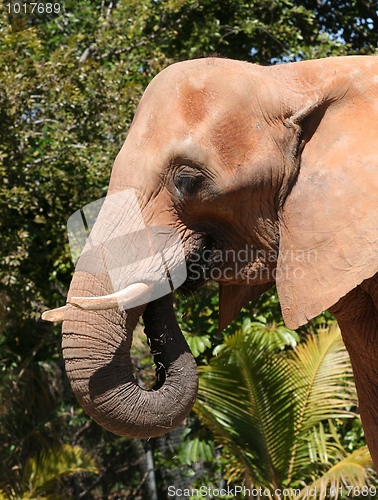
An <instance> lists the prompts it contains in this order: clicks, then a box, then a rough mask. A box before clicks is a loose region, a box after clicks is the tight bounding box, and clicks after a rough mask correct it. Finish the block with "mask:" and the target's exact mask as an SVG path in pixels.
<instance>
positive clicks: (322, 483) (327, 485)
mask: <svg viewBox="0 0 378 500" xmlns="http://www.w3.org/2000/svg"><path fill="white" fill-rule="evenodd" d="M374 478H375V473H374V464H373V461H372V459H371V456H370V453H369V450H368V448H367V446H363V447H362V448H360V449H358V450H355V451H354V452H353V453H350V454H349V455H347V456H346V457H344V458H342V459H341V460H339V461H338V462H337V463H336V464H335V465H333V466H332V467H331V468H330V469H329V470H328V471H327V472H325V473H324V474H323V475H322V476H321V477H320V478H318V479H316V480H315V481H313V482H312V483H311V484H309V485H307V486H306V487H305V488H303V489H302V490H301V492H300V494H299V495H298V496H297V497H296V498H297V500H306V499H307V498H316V499H318V500H324V499H325V498H326V497H328V496H329V495H330V493H331V495H330V496H331V497H332V498H333V499H334V500H337V498H338V497H339V496H341V495H340V493H341V492H344V493H348V492H349V494H348V497H349V496H352V495H353V493H354V492H357V491H358V494H357V496H360V495H362V496H364V497H366V496H367V495H368V492H369V484H370V481H373V480H374ZM362 488H364V490H362ZM362 491H363V492H364V493H362ZM375 492H376V489H375V487H374V494H373V495H372V496H375ZM314 493H316V496H315V495H314Z"/></svg>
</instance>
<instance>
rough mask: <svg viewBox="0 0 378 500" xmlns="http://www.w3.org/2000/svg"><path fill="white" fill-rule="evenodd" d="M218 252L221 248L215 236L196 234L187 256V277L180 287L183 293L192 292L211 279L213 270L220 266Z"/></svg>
mask: <svg viewBox="0 0 378 500" xmlns="http://www.w3.org/2000/svg"><path fill="white" fill-rule="evenodd" d="M217 252H219V249H218V247H217V244H216V241H215V238H214V237H213V236H211V235H209V234H197V235H196V239H195V241H194V242H192V244H191V245H190V250H189V253H188V254H187V256H186V270H187V277H186V279H185V281H184V283H183V284H182V285H181V286H180V288H179V291H180V292H182V294H183V295H187V294H190V293H192V292H193V291H195V290H196V289H197V288H199V287H201V286H203V285H204V284H205V283H207V282H208V281H209V280H210V279H211V276H212V270H213V269H215V268H216V267H217V266H218V267H219V260H218V261H217Z"/></svg>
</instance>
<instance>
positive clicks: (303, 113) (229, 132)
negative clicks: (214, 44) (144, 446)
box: [45, 57, 378, 437]
mask: <svg viewBox="0 0 378 500" xmlns="http://www.w3.org/2000/svg"><path fill="white" fill-rule="evenodd" d="M377 95H378V59H377V58H374V57H347V58H346V57H344V58H330V59H325V60H318V61H308V62H300V63H293V64H285V65H281V66H274V67H261V66H256V65H253V64H248V63H243V62H240V61H232V60H225V59H217V58H208V59H200V60H192V61H187V62H182V63H178V64H174V65H172V66H170V67H168V68H167V69H165V70H164V71H162V72H161V73H160V74H159V75H158V76H157V77H155V78H154V79H153V80H152V82H151V83H150V85H149V86H148V87H147V89H146V91H145V93H144V95H143V97H142V99H141V102H140V104H139V106H138V108H137V111H136V114H135V117H134V120H133V123H132V125H131V128H130V130H129V133H128V136H127V138H126V141H125V143H124V145H123V147H122V149H121V151H120V152H119V154H118V156H117V158H116V160H115V163H114V167H113V171H112V175H111V180H110V185H109V191H108V200H109V203H107V202H106V201H105V203H104V206H103V207H102V209H101V212H100V214H99V216H98V218H97V221H96V223H95V225H94V227H93V230H92V235H93V238H92V239H93V240H95V242H97V244H95V245H93V248H94V250H93V251H90V250H88V247H87V249H86V251H84V252H83V254H82V257H81V259H80V260H79V263H78V266H77V267H76V271H75V273H74V276H73V279H72V283H71V287H70V290H69V294H68V299H67V305H66V306H64V307H63V308H61V309H59V310H54V311H49V312H47V313H45V318H46V319H51V320H58V319H62V320H63V355H64V358H65V362H66V369H67V373H68V376H69V378H70V381H71V385H72V388H73V390H74V392H75V393H76V395H77V397H78V399H79V401H80V402H81V403H82V404H83V406H84V408H85V409H86V411H87V412H88V413H89V414H90V415H91V416H92V417H93V418H94V419H95V420H96V421H97V422H98V423H100V424H101V425H103V426H104V427H105V428H107V429H109V430H111V431H112V432H115V433H116V434H121V435H129V436H133V437H150V436H157V435H159V434H162V433H164V432H167V431H168V430H169V429H171V428H173V427H174V426H176V425H177V424H178V423H179V422H180V421H181V420H182V419H183V418H184V417H185V416H186V415H187V414H188V412H189V411H190V409H191V407H192V404H193V402H194V400H195V397H196V388H197V375H196V365H195V362H194V360H193V358H192V357H191V354H190V352H189V350H188V348H187V346H186V343H185V341H184V339H183V337H182V335H181V332H180V330H179V328H178V326H177V323H176V320H175V317H174V312H173V307H172V300H171V294H169V291H170V289H168V290H167V292H166V294H165V295H164V294H163V293H162V294H160V296H161V295H164V296H162V297H161V298H158V299H156V300H152V299H154V295H153V286H154V285H153V281H154V279H153V275H155V274H157V275H160V278H161V277H163V278H164V276H165V277H166V278H167V280H166V281H167V282H169V279H172V277H169V276H168V275H167V272H166V269H167V266H161V267H160V270H159V266H158V265H157V266H156V265H155V264H151V261H149V260H148V259H146V258H145V257H146V255H144V256H138V251H139V249H140V248H141V247H142V246H143V245H140V244H139V243H138V241H139V240H138V238H139V237H140V235H141V231H142V233H143V231H145V232H147V233H148V234H151V231H152V232H153V231H155V233H154V234H155V236H156V235H158V236H159V235H161V234H166V232H165V229H163V228H169V229H171V230H172V231H173V232H174V233H175V234H176V235H178V236H179V239H180V245H179V246H180V248H181V249H182V250H183V255H184V256H185V262H186V270H187V276H186V279H185V282H184V283H183V285H182V288H187V289H192V288H195V287H196V286H198V285H200V284H202V283H203V282H205V281H206V280H209V279H212V280H214V281H217V282H218V283H219V285H220V323H221V324H220V327H221V328H224V327H225V326H226V325H227V324H229V323H230V322H231V321H232V320H233V319H234V317H235V316H236V315H237V313H238V312H239V310H240V309H241V307H242V306H243V305H245V304H246V303H247V302H249V301H250V300H251V299H253V298H256V297H257V296H258V295H260V294H261V293H262V292H263V291H265V290H267V289H268V288H270V287H271V286H272V285H273V284H274V283H276V284H277V290H278V294H279V297H280V301H281V306H282V312H283V316H284V319H285V322H286V324H287V325H288V326H289V327H291V328H296V327H298V326H300V325H302V324H304V323H305V322H306V321H307V320H308V319H310V318H312V317H314V316H315V315H317V314H319V313H321V312H322V311H323V310H325V309H327V308H329V307H331V306H333V305H334V304H336V303H337V302H338V301H339V299H340V298H341V297H343V296H344V295H346V294H347V293H348V292H349V291H350V290H352V289H353V288H355V287H356V286H357V285H359V284H360V283H361V282H362V281H363V280H366V279H367V278H370V277H371V276H373V275H374V274H375V273H376V272H377V270H378V261H377V255H378V224H377V222H376V221H377V219H378V203H377V202H376V199H375V196H373V194H372V193H376V192H378V191H377V190H378V176H377V171H376V170H377V168H378V153H377V150H376V139H377V123H378V105H377ZM130 190H131V191H132V193H133V196H134V195H135V200H136V201H135V204H136V205H137V207H138V208H137V212H138V213H139V214H140V216H141V219H139V216H138V217H136V216H135V213H137V212H135V211H133V210H131V209H130V207H129V208H125V207H126V205H125V204H123V203H122V202H120V203H113V202H112V201H111V198H110V197H112V196H114V195H115V196H117V195H120V194H121V193H123V192H129V191H130ZM139 210H140V212H139ZM135 217H136V218H135ZM136 219H138V220H142V221H143V227H142V228H141V227H139V226H138V224H136V222H135V221H136ZM135 224H136V225H135ZM133 225H134V226H135V227H134V226H133ZM131 227H133V229H132V230H131V229H130V228H131ZM117 231H118V232H117ZM168 232H169V231H168ZM123 234H127V238H125V239H122V237H121V235H123ZM143 234H144V233H143ZM116 235H118V236H120V237H119V238H118V236H116ZM138 235H139V236H138ZM155 236H154V237H155ZM156 237H157V236H156ZM147 239H148V237H147ZM153 239H154V238H152V237H151V238H150V240H153ZM163 240H164V238H163ZM164 241H165V240H164ZM144 247H145V248H148V249H149V251H150V250H151V244H147V246H146V245H144ZM106 252H109V253H110V254H112V252H113V254H114V255H115V256H116V257H115V259H116V260H117V259H121V260H122V258H123V256H127V255H129V254H132V260H133V261H134V262H138V263H139V264H136V265H135V266H132V270H131V271H130V272H131V276H128V277H123V276H122V269H123V268H124V266H122V265H118V267H117V265H115V266H113V267H114V269H118V271H114V269H113V270H112V271H111V272H109V269H108V267H109V266H108V267H107V266H106V265H104V264H103V263H104V259H105V258H104V253H106ZM151 252H152V253H151V255H153V254H154V252H153V251H151ZM177 255H178V254H177V253H174V256H173V257H172V263H173V264H172V265H173V268H175V265H176V264H175V263H178V262H179V261H180V258H179V257H177ZM105 260H106V259H105ZM147 261H148V262H149V264H146V262H147ZM159 262H160V261H159ZM176 267H179V266H178V264H177V266H176ZM168 268H169V269H171V268H170V266H168ZM130 269H131V268H130ZM159 273H160V274H159ZM168 274H169V273H168ZM173 274H174V273H173ZM114 275H115V276H116V278H117V280H118V282H119V283H121V285H122V286H121V285H120V286H119V287H118V288H117V290H115V287H114V279H113V278H114ZM146 276H149V278H147V279H146ZM160 278H159V279H160ZM163 281H164V279H163ZM171 288H172V287H171ZM173 288H174V287H173ZM120 306H121V307H120ZM141 315H143V319H144V323H145V328H146V333H147V336H148V337H149V339H150V343H151V347H152V350H153V351H154V352H155V354H156V356H157V359H156V362H157V367H158V370H157V371H158V375H157V379H158V380H157V385H156V387H155V388H154V390H152V391H145V390H144V389H142V388H140V387H139V386H138V385H137V384H136V383H135V380H134V377H133V374H132V367H131V361H130V355H129V351H130V343H131V337H132V332H133V330H134V328H135V325H136V323H137V321H138V319H139V317H140V316H141Z"/></svg>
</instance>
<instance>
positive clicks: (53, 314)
mask: <svg viewBox="0 0 378 500" xmlns="http://www.w3.org/2000/svg"><path fill="white" fill-rule="evenodd" d="M65 309H66V306H62V307H58V308H57V309H50V310H49V311H45V312H44V313H43V314H42V319H43V320H44V321H52V322H55V321H63V320H64V311H65Z"/></svg>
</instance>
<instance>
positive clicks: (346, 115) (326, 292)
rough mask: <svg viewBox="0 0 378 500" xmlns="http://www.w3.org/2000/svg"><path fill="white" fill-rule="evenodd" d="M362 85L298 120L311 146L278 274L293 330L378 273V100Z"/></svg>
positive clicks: (284, 211) (289, 203) (288, 215)
mask: <svg viewBox="0 0 378 500" xmlns="http://www.w3.org/2000/svg"><path fill="white" fill-rule="evenodd" d="M351 83H353V82H351ZM358 87H360V88H358ZM361 87H363V86H362V85H361V84H360V85H359V86H358V85H357V84H356V85H353V86H352V85H350V89H348V91H347V92H345V93H344V95H342V96H341V97H340V98H338V99H332V100H330V101H328V103H325V104H324V105H320V106H313V107H312V108H311V109H309V111H308V112H305V111H303V112H298V113H297V114H296V116H294V117H292V123H293V126H294V125H295V126H299V127H300V129H301V137H302V138H303V144H302V145H303V149H302V151H301V158H300V167H299V173H298V177H297V180H296V182H295V184H294V186H293V188H292V190H291V192H290V194H289V195H288V197H287V198H286V201H285V202H284V204H283V206H282V208H281V211H280V213H279V220H280V252H279V257H278V263H277V274H276V282H277V291H278V295H279V298H280V302H281V308H282V314H283V317H284V320H285V323H286V325H287V326H288V327H289V328H297V327H298V326H300V325H303V324H305V323H306V322H307V321H308V320H309V319H311V318H313V317H314V316H316V315H318V314H320V313H321V312H322V311H324V310H325V309H328V308H329V307H331V306H332V305H334V304H335V303H336V302H337V301H338V300H339V299H340V298H341V297H343V296H344V295H346V294H347V293H348V292H349V291H350V290H352V289H353V288H355V287H356V286H357V285H359V284H360V283H361V282H362V281H363V280H365V279H367V278H370V277H371V276H373V275H374V274H375V273H376V272H377V270H378V150H377V141H378V128H377V123H378V105H377V102H376V95H375V97H374V91H373V90H371V91H370V93H369V91H368V89H369V86H368V85H367V84H365V90H364V89H363V88H361ZM370 88H372V87H371V85H370ZM351 89H353V90H351ZM356 89H357V90H356ZM319 93H320V94H321V92H319ZM374 99H375V104H374Z"/></svg>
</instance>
